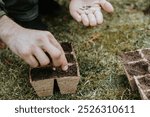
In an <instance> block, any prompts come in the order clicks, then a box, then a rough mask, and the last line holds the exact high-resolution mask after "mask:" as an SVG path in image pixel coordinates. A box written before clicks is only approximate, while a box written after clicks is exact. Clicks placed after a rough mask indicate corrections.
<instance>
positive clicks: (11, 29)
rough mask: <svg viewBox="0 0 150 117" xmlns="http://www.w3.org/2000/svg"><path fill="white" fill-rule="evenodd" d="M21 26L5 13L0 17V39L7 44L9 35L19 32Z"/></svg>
mask: <svg viewBox="0 0 150 117" xmlns="http://www.w3.org/2000/svg"><path fill="white" fill-rule="evenodd" d="M22 29H23V28H22V27H21V26H19V25H18V24H16V23H15V22H14V21H13V20H11V19H10V18H9V17H7V16H6V15H3V16H1V17H0V38H1V40H2V41H3V42H4V43H6V44H8V43H9V41H10V39H11V37H12V36H13V35H15V34H16V33H19V31H20V30H22Z"/></svg>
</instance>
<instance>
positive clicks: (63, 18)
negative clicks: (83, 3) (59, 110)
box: [0, 0, 150, 100]
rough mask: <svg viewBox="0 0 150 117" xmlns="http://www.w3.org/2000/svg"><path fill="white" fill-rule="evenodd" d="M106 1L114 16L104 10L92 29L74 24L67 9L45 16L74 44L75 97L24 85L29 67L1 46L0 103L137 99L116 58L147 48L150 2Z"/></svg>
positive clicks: (53, 28)
mask: <svg viewBox="0 0 150 117" xmlns="http://www.w3.org/2000/svg"><path fill="white" fill-rule="evenodd" d="M109 1H111V3H112V4H113V6H114V8H115V12H114V13H113V14H107V13H106V12H103V14H104V19H105V21H104V23H103V24H102V25H99V26H97V27H95V28H91V27H84V26H83V25H82V24H80V23H77V22H75V21H74V20H73V19H72V18H71V16H70V15H69V12H68V11H67V10H68V9H65V10H64V11H62V13H60V15H59V16H57V17H51V16H47V17H46V18H45V21H46V23H47V24H48V25H49V31H50V32H51V33H53V34H54V36H55V37H56V38H57V39H58V40H59V41H60V42H61V41H69V42H71V43H72V44H73V47H74V49H75V52H76V55H77V59H78V62H79V66H80V73H81V80H80V83H79V85H78V90H77V93H76V94H67V95H61V94H59V93H55V94H54V95H53V96H50V97H42V98H40V97H38V96H37V95H36V93H35V92H34V90H33V88H32V87H31V85H30V83H29V76H28V75H29V74H28V73H29V66H28V65H27V64H25V63H24V62H23V61H22V60H21V59H20V58H18V57H17V56H15V55H14V54H13V53H12V52H11V51H10V50H9V49H8V48H6V49H1V50H0V99H50V100H52V99H79V100H81V99H82V100H84V99H96V100H104V99H108V100H109V99H112V100H116V99H119V100H128V99H130V100H134V99H140V96H139V93H138V91H136V92H132V91H131V88H130V86H129V83H128V80H127V77H126V76H125V72H124V70H123V66H122V64H121V62H120V60H119V57H118V56H119V54H120V53H122V52H126V51H130V50H136V49H139V48H146V47H150V19H149V17H150V2H149V0H109ZM148 8H149V10H148Z"/></svg>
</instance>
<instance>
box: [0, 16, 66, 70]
mask: <svg viewBox="0 0 150 117" xmlns="http://www.w3.org/2000/svg"><path fill="white" fill-rule="evenodd" d="M0 38H1V40H2V41H3V42H4V43H6V44H7V46H8V47H9V48H10V49H11V50H12V51H13V52H14V53H15V54H16V55H18V56H19V57H21V58H22V59H23V60H24V61H25V62H26V63H28V64H29V65H30V66H32V67H37V66H38V63H40V65H41V66H44V65H47V64H48V63H49V62H50V60H49V58H48V57H47V55H46V54H45V52H44V51H47V52H48V54H49V55H50V56H51V58H52V62H53V64H54V66H61V67H62V69H63V70H67V69H68V63H67V60H66V57H65V54H64V51H63V50H62V48H61V46H60V44H59V43H58V42H57V40H56V39H55V38H54V36H53V35H52V34H51V33H50V32H48V31H39V30H31V29H26V28H23V27H21V26H19V25H18V24H16V23H15V22H14V21H13V20H11V19H10V18H9V17H7V16H6V15H4V16H2V17H0Z"/></svg>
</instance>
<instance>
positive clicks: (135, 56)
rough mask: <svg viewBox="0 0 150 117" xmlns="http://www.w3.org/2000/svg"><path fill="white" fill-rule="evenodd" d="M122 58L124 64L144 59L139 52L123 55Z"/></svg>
mask: <svg viewBox="0 0 150 117" xmlns="http://www.w3.org/2000/svg"><path fill="white" fill-rule="evenodd" d="M121 58H122V60H123V61H124V62H131V61H138V60H140V59H142V57H141V55H140V53H139V51H135V52H127V53H124V54H122V55H121Z"/></svg>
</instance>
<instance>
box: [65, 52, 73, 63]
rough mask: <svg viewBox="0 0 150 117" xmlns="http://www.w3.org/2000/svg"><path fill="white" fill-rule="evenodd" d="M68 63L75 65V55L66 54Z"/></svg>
mask: <svg viewBox="0 0 150 117" xmlns="http://www.w3.org/2000/svg"><path fill="white" fill-rule="evenodd" d="M65 56H66V59H67V61H68V63H75V58H74V56H73V54H65Z"/></svg>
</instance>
